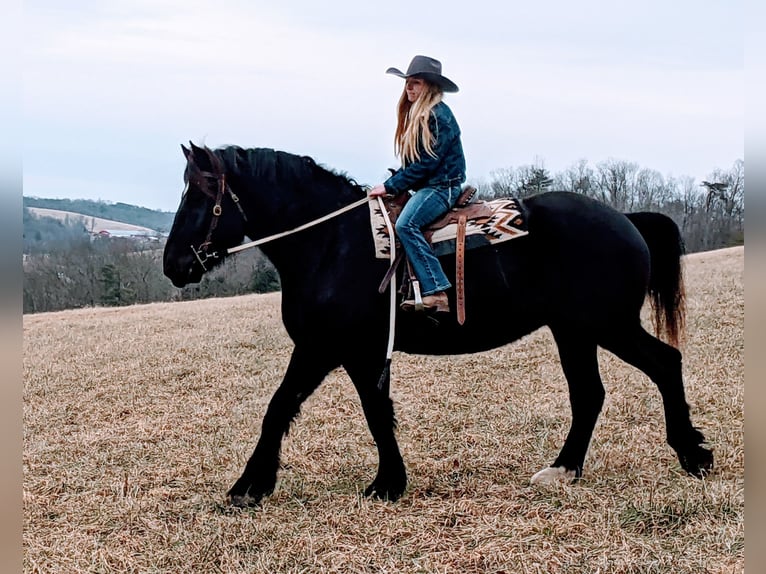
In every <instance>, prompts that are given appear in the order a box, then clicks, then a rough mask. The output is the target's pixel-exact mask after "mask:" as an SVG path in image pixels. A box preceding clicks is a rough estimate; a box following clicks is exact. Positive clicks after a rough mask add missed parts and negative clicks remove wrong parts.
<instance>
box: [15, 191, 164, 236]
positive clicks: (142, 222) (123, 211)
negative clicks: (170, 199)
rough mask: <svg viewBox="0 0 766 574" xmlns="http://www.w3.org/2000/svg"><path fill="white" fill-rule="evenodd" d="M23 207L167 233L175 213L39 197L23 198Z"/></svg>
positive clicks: (103, 202)
mask: <svg viewBox="0 0 766 574" xmlns="http://www.w3.org/2000/svg"><path fill="white" fill-rule="evenodd" d="M23 205H24V207H37V208H45V209H55V210H59V211H68V212H73V213H80V214H82V215H89V216H91V217H98V218H101V219H108V220H111V221H118V222H121V223H127V224H130V225H137V226H139V227H146V228H149V229H153V230H155V231H161V232H165V233H167V232H169V231H170V227H171V225H172V224H173V218H174V217H175V213H172V212H170V211H158V210H154V209H148V208H146V207H138V206H136V205H129V204H127V203H110V202H106V201H92V200H89V199H45V198H40V197H24V198H23Z"/></svg>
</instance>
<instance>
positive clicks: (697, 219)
mask: <svg viewBox="0 0 766 574" xmlns="http://www.w3.org/2000/svg"><path fill="white" fill-rule="evenodd" d="M477 188H478V190H479V191H478V193H479V195H480V196H482V197H484V198H494V197H508V196H514V197H526V196H529V195H533V194H536V193H540V192H542V191H548V190H557V191H572V192H575V193H581V194H583V195H587V196H589V197H592V198H594V199H597V200H599V201H602V202H604V203H606V204H608V205H611V206H612V207H614V208H615V209H618V210H619V211H623V212H631V211H658V212H661V213H664V214H666V215H669V216H670V217H672V218H673V220H674V221H675V222H676V223H677V224H678V226H679V228H680V229H681V234H682V235H683V238H684V242H685V243H686V249H687V252H689V253H694V252H697V251H709V250H712V249H720V248H723V247H729V246H732V245H742V244H744V241H745V162H744V161H743V160H741V159H740V160H737V161H735V162H734V165H733V166H732V167H731V168H730V169H728V170H722V169H716V170H715V171H714V172H713V173H712V174H711V175H710V180H709V181H703V182H701V183H697V182H695V180H694V179H693V178H691V177H679V178H673V177H667V178H665V177H663V176H662V174H660V173H659V172H657V171H654V170H651V169H646V168H640V167H639V166H638V164H635V163H632V162H628V161H622V160H614V159H609V160H607V161H604V162H601V163H598V164H596V166H595V167H592V166H591V165H589V164H588V162H587V161H586V160H581V161H579V162H577V163H575V164H574V165H572V166H571V167H570V168H568V169H566V170H564V171H563V172H560V173H556V174H550V173H549V172H548V170H547V169H545V167H544V166H543V165H542V163H538V164H536V165H535V164H532V165H523V166H520V167H517V168H507V169H500V170H496V171H494V172H492V173H491V179H490V181H488V182H478V185H477Z"/></svg>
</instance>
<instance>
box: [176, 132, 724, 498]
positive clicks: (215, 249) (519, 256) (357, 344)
mask: <svg viewBox="0 0 766 574" xmlns="http://www.w3.org/2000/svg"><path fill="white" fill-rule="evenodd" d="M182 149H183V151H184V154H185V155H186V159H187V165H186V170H185V173H184V181H185V183H186V186H187V188H186V190H185V192H184V195H183V197H182V199H181V204H180V207H179V209H178V212H177V214H176V217H175V221H174V223H173V228H172V230H171V232H170V236H169V237H168V241H167V245H166V246H165V252H164V271H165V275H167V276H168V277H169V278H170V279H171V280H172V282H173V284H174V285H176V286H179V287H181V286H184V285H187V284H189V283H195V282H198V281H199V280H200V279H201V277H202V275H203V273H204V272H205V271H206V270H208V269H210V268H212V267H214V266H215V265H216V264H218V263H220V261H221V260H222V259H223V258H224V255H225V253H226V249H227V248H231V247H233V246H237V245H240V244H241V243H242V241H243V239H244V237H245V236H247V237H250V238H251V239H257V238H262V237H266V236H270V235H272V234H278V233H279V232H282V231H285V230H290V229H294V228H296V227H299V226H302V225H303V224H306V223H307V222H310V221H313V220H316V219H318V218H321V217H323V216H325V215H326V214H328V213H330V212H333V211H335V210H338V209H340V208H342V207H344V206H347V205H349V204H352V203H354V202H356V201H358V200H360V199H361V198H364V197H365V191H364V189H363V188H362V187H360V186H359V185H357V184H356V183H355V182H354V181H353V180H351V179H349V178H348V177H346V176H345V175H342V174H338V173H334V172H332V171H329V170H327V169H325V168H323V167H321V166H319V165H317V164H316V163H315V162H314V160H312V159H311V158H309V157H300V156H296V155H292V154H288V153H285V152H281V151H274V150H271V149H241V148H239V147H227V148H223V149H217V150H210V149H208V148H207V147H203V148H200V147H197V146H195V145H193V144H192V145H191V149H186V148H185V147H183V146H182ZM522 209H523V211H524V216H525V217H526V219H527V222H528V229H529V235H527V236H525V237H523V238H519V239H516V240H513V241H509V242H505V243H501V244H499V245H496V246H486V247H480V248H477V249H473V250H470V251H469V252H468V253H467V256H466V262H465V294H466V295H465V296H466V307H467V319H466V321H465V323H464V324H463V325H459V324H458V323H457V321H456V319H455V317H454V315H446V316H443V317H439V318H438V321H434V320H432V319H431V318H429V317H428V316H424V314H422V313H404V312H399V313H398V314H397V317H396V331H395V348H396V349H398V350H400V351H403V352H406V353H419V354H433V355H449V354H460V353H473V352H478V351H483V350H487V349H491V348H495V347H498V346H500V345H505V344H507V343H509V342H511V341H514V340H517V339H519V338H520V337H522V336H524V335H526V334H528V333H531V332H532V331H534V330H536V329H538V328H539V327H542V326H544V325H547V326H548V327H549V328H550V330H551V332H552V333H553V336H554V339H555V341H556V344H557V346H558V350H559V357H560V360H561V365H562V367H563V370H564V374H565V376H566V379H567V382H568V385H569V396H570V403H571V409H572V424H571V428H570V431H569V434H568V436H567V438H566V441H565V443H564V446H563V448H562V449H561V452H560V453H559V455H558V457H557V458H556V459H555V460H554V461H553V464H552V465H551V467H549V468H546V469H544V470H542V471H540V472H538V473H537V474H536V475H535V476H534V477H533V478H532V480H533V482H537V481H545V480H551V479H554V478H558V477H563V478H576V477H579V476H581V473H582V466H583V461H584V459H585V455H586V451H587V449H588V445H589V443H590V439H591V435H592V433H593V429H594V426H595V424H596V419H597V418H598V415H599V413H600V411H601V407H602V405H603V401H604V395H605V393H604V387H603V385H602V382H601V378H600V375H599V367H598V361H597V348H598V347H599V346H600V347H602V348H604V349H607V350H609V351H610V352H612V353H614V354H615V355H617V356H618V357H620V358H621V359H623V360H624V361H626V362H628V363H629V364H631V365H633V366H635V367H637V368H638V369H640V370H641V371H643V372H644V373H646V374H647V375H648V376H649V377H650V378H651V379H652V381H654V382H655V383H656V385H657V387H658V388H659V391H660V393H661V395H662V400H663V404H664V409H665V421H666V432H667V441H668V444H669V445H670V446H671V447H672V448H673V449H674V450H675V451H676V453H677V455H678V458H679V460H680V463H681V466H682V467H683V468H684V469H685V470H686V471H687V472H688V473H690V474H692V475H695V476H702V475H704V474H705V473H707V472H708V471H710V470H711V469H712V466H713V454H712V452H711V451H710V450H708V449H707V448H704V447H703V446H701V445H702V443H704V440H705V439H704V437H703V435H702V433H701V432H700V431H699V430H697V429H696V428H695V427H694V426H692V423H691V420H690V414H689V406H688V404H687V402H686V399H685V396H684V387H683V380H682V375H681V353H680V352H679V351H678V350H677V349H676V348H675V347H673V346H671V345H669V344H666V343H664V342H662V341H661V340H659V339H658V338H656V337H654V336H652V335H651V334H649V333H648V332H646V331H645V330H644V328H643V327H642V326H641V322H640V317H639V313H640V310H641V307H642V304H643V302H644V299H645V298H646V296H647V294H649V296H650V299H651V301H652V303H653V305H654V309H655V317H656V319H657V321H656V323H657V325H658V330H659V327H661V328H662V330H663V331H664V332H665V334H666V336H667V337H668V338H669V340H670V342H671V343H673V344H677V337H678V336H679V335H680V334H681V331H682V328H683V282H682V275H681V255H682V253H683V244H682V241H681V238H680V235H679V231H678V228H677V226H676V225H675V223H673V222H672V220H670V219H669V218H667V217H665V216H663V215H660V214H656V213H638V214H629V215H627V216H626V215H623V214H621V213H619V212H617V211H615V210H613V209H611V208H610V207H607V206H606V205H603V204H601V203H599V202H596V201H594V200H591V199H589V198H587V197H584V196H581V195H578V194H574V193H567V192H552V193H544V194H540V195H537V196H535V197H530V198H528V199H525V200H524V201H523V202H522ZM262 250H263V253H264V254H265V255H266V256H267V257H268V258H269V259H270V260H271V262H272V263H273V264H274V266H275V268H276V269H277V271H278V273H279V277H280V280H281V288H282V320H283V322H284V325H285V328H286V329H287V332H288V334H289V336H290V338H291V339H292V341H293V342H294V344H295V348H294V349H293V353H292V357H291V359H290V363H289V366H288V368H287V372H286V373H285V376H284V380H283V381H282V383H281V385H280V386H279V388H278V389H277V390H276V392H275V393H274V396H273V397H272V399H271V401H270V403H269V406H268V409H267V411H266V415H265V417H264V420H263V428H262V430H261V436H260V439H259V440H258V443H257V446H256V447H255V451H254V452H253V454H252V456H251V457H250V459H249V460H248V462H247V465H246V466H245V470H244V472H243V474H242V476H241V477H240V478H239V479H238V480H237V481H236V483H235V484H234V485H233V486H232V488H231V489H230V490H229V493H228V494H229V498H230V500H231V502H232V503H233V504H236V505H251V504H255V503H257V502H258V501H260V500H261V498H262V497H263V496H265V495H267V494H269V493H271V492H272V491H273V489H274V485H275V483H276V476H277V470H278V467H279V453H280V448H281V443H282V438H283V437H284V435H285V434H286V433H287V432H288V430H289V426H290V424H291V422H292V421H293V419H294V418H295V417H296V416H297V414H298V413H299V411H300V407H301V404H302V403H303V401H304V400H306V398H307V397H308V396H309V395H311V393H312V392H313V391H314V390H315V389H316V388H317V387H318V386H319V385H320V383H321V382H322V380H323V379H324V378H325V376H326V375H327V374H328V373H329V372H330V371H331V370H333V369H335V368H337V367H339V366H342V367H344V368H345V370H346V372H347V373H348V375H349V377H350V378H351V380H352V381H353V384H354V386H355V387H356V390H357V391H358V393H359V396H360V398H361V403H362V407H363V409H364V414H365V416H366V418H367V423H368V425H369V428H370V431H371V433H372V436H373V438H374V439H375V443H376V445H377V449H378V455H379V467H378V473H377V476H376V477H375V479H374V480H373V482H372V484H371V485H370V486H369V487H368V488H367V489H366V491H365V494H366V495H368V496H369V495H375V496H377V497H381V498H387V499H391V500H394V499H397V498H398V497H400V496H401V495H402V493H403V492H404V490H405V487H406V482H407V477H406V472H405V467H404V462H403V461H402V457H401V454H400V452H399V446H398V444H397V441H396V437H395V434H394V431H395V425H396V423H395V418H394V409H393V403H392V401H391V399H390V397H389V389H388V384H387V381H386V384H383V385H381V384H379V382H380V376H381V372H385V366H386V350H387V349H386V347H387V338H388V331H389V305H390V296H389V295H390V294H389V293H386V294H383V295H381V294H379V292H378V286H379V284H380V282H381V279H382V277H383V276H384V274H385V272H386V270H387V267H388V262H387V261H385V260H380V259H375V258H374V250H373V237H372V234H371V230H370V221H369V210H368V209H367V207H366V206H362V207H360V208H356V209H352V210H350V211H347V212H345V213H343V214H342V215H339V216H337V217H335V218H333V219H331V220H329V221H325V222H323V223H321V224H319V225H316V226H314V227H311V228H309V229H305V230H302V231H300V232H297V233H293V234H289V235H286V236H283V237H280V238H278V239H276V240H274V241H271V242H268V243H265V244H264V245H263V247H262ZM443 262H444V267H445V269H447V270H450V269H454V267H455V266H454V256H445V258H444V260H443ZM448 275H449V271H448ZM450 279H451V280H452V282H453V284H454V276H452V277H450ZM450 305H451V307H452V308H453V309H454V308H455V300H454V295H453V294H450ZM440 315H441V314H440Z"/></svg>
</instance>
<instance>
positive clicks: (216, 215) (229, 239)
mask: <svg viewBox="0 0 766 574" xmlns="http://www.w3.org/2000/svg"><path fill="white" fill-rule="evenodd" d="M189 144H190V146H191V147H190V148H188V149H187V148H186V147H185V146H183V145H182V146H181V149H182V150H183V153H184V156H185V157H186V169H185V171H184V184H185V188H184V193H183V195H182V197H181V204H180V205H179V207H178V211H177V212H176V216H175V219H174V220H173V226H172V227H171V230H170V235H169V236H168V240H167V243H166V244H165V251H164V254H163V269H164V272H165V275H166V276H167V277H168V278H169V279H170V280H171V281H172V282H173V285H175V286H176V287H183V286H185V285H188V284H189V283H198V282H199V281H200V280H201V279H202V275H203V274H204V273H205V272H207V271H210V270H211V269H212V268H214V267H216V266H217V265H220V263H221V262H222V261H223V259H224V258H225V256H226V253H227V251H226V250H227V249H228V248H230V247H233V246H235V245H239V244H240V243H241V242H242V240H243V238H244V236H245V225H246V223H247V218H246V216H245V213H244V211H243V210H242V207H241V206H240V205H239V198H238V197H237V195H236V194H235V193H234V191H233V190H232V188H231V183H232V182H231V181H230V179H231V178H230V177H229V176H228V175H227V170H226V166H225V164H224V162H223V161H222V159H221V158H220V157H219V156H218V155H217V154H216V152H214V151H212V150H210V149H209V148H207V147H198V146H195V145H194V144H193V143H191V142H189Z"/></svg>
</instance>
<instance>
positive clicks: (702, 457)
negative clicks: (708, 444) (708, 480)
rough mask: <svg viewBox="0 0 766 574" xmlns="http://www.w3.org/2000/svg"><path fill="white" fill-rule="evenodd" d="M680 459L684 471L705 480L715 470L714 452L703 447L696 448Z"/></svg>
mask: <svg viewBox="0 0 766 574" xmlns="http://www.w3.org/2000/svg"><path fill="white" fill-rule="evenodd" d="M679 459H680V462H681V466H682V467H683V469H684V470H685V471H686V472H688V473H689V474H690V475H692V476H695V477H697V478H703V477H705V476H707V475H708V474H710V473H711V472H712V470H713V451H712V450H710V449H707V448H705V447H702V446H697V447H695V448H694V450H692V452H690V453H688V454H685V455H683V456H681V457H679Z"/></svg>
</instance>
